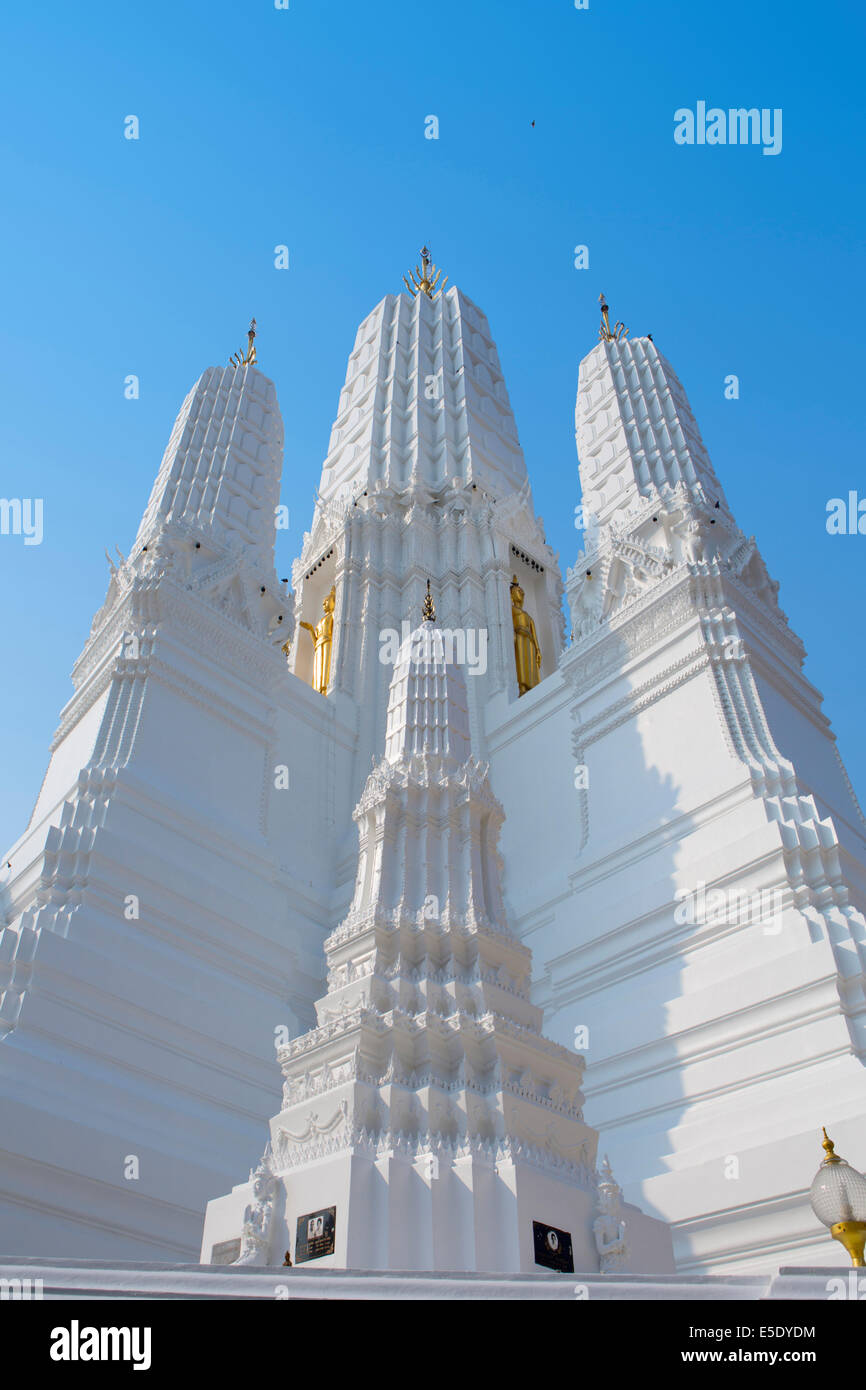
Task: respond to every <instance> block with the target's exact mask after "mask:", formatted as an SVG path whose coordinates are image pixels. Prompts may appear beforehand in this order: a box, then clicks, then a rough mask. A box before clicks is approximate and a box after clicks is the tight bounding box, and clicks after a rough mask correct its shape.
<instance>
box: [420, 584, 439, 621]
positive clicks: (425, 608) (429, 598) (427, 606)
mask: <svg viewBox="0 0 866 1390" xmlns="http://www.w3.org/2000/svg"><path fill="white" fill-rule="evenodd" d="M421 619H422V621H423V622H425V623H435V621H436V606H435V604H434V602H433V595H432V594H431V592H430V580H429V579H428V580H427V593H426V595H425V597H424V602H423V604H422V606H421Z"/></svg>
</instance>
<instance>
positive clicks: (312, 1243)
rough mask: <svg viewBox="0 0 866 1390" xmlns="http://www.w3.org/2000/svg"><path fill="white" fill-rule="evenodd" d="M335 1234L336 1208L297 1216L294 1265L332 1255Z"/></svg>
mask: <svg viewBox="0 0 866 1390" xmlns="http://www.w3.org/2000/svg"><path fill="white" fill-rule="evenodd" d="M336 1232H337V1208H336V1207H324V1208H323V1209H322V1211H310V1212H307V1215H306V1216H299V1217H298V1229H297V1231H296V1233H295V1264H296V1265H301V1264H303V1263H304V1261H305V1260H318V1259H321V1257H322V1255H333V1253H334V1240H335V1236H336ZM569 1248H570V1247H569Z"/></svg>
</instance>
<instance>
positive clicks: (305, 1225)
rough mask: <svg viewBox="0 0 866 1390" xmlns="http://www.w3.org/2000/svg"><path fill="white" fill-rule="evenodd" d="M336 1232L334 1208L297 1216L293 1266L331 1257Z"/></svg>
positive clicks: (335, 1211)
mask: <svg viewBox="0 0 866 1390" xmlns="http://www.w3.org/2000/svg"><path fill="white" fill-rule="evenodd" d="M336 1232H337V1208H336V1207H324V1208H323V1209H322V1211H311V1212H308V1213H307V1215H306V1216H299V1217H298V1229H297V1231H296V1233H295V1264H296V1265H300V1264H303V1263H304V1261H305V1260H318V1259H321V1257H322V1255H333V1253H334V1241H335V1237H336Z"/></svg>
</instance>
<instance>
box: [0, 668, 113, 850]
mask: <svg viewBox="0 0 866 1390" xmlns="http://www.w3.org/2000/svg"><path fill="white" fill-rule="evenodd" d="M108 694H109V692H108V690H107V689H106V690H105V691H104V692H103V693H102V695H100V697H99V699H98V700H96V701H95V703H94V704H93V705H91V707H90V709H89V710H88V711H87V712H86V713H85V714H84V715H82V717H81V718H80V719H79V720H78V722H77V723H76V724H73V726H72V728H71V729H70V730H69V732H68V733H67V734H66V736H65V737H64V738H63V739H62V740H61V741H60V743H58V744H57V746H56V747H55V749H54V751H53V753H52V754H51V756H50V759H49V763H48V768H47V770H46V773H45V777H44V779H43V782H42V786H41V788H40V790H39V795H38V797H37V799H36V804H35V806H34V808H33V814H32V816H31V818H30V824H29V825H28V827H27V830H26V831H25V833H24V835H22V836H21V838H20V840H18V841H16V843H15V845H13V846H12V849H11V850H10V852H9V854H8V855H7V856H6V857H7V859H11V858H13V854H14V851H15V850H16V849H17V848H18V847H19V846H22V847H23V844H24V841H25V840H26V839H27V836H28V835H30V834H32V833H33V832H35V831H36V830H38V829H40V827H41V826H42V822H43V821H45V820H46V819H48V820H50V821H51V822H52V823H54V824H56V823H57V819H58V815H59V811H60V807H61V806H62V804H63V802H64V800H65V799H66V797H67V796H69V795H70V793H71V792H72V791H73V790H74V788H75V786H76V783H77V781H78V774H79V772H80V771H81V769H82V768H83V767H86V766H87V764H88V762H89V760H90V755H91V753H92V752H93V748H94V745H95V743H96V739H97V736H98V734H99V728H100V725H101V723H102V719H103V716H104V713H105V706H106V702H107V700H108Z"/></svg>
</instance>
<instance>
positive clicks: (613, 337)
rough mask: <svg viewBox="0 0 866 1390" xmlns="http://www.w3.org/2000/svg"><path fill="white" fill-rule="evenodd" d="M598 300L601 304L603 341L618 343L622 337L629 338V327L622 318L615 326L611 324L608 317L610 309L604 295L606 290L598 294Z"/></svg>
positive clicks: (600, 333)
mask: <svg viewBox="0 0 866 1390" xmlns="http://www.w3.org/2000/svg"><path fill="white" fill-rule="evenodd" d="M598 302H599V304H600V305H601V327H600V328H599V330H598V336H599V338H600V339H601V341H602V342H603V343H618V342H619V340H620V339H621V338H627V337H628V329H627V328H626V326H625V324H624V323H623V322H622V320H621V319H620V320H619V321H618V322H617V323H615V324H614V326H613V328H611V326H610V318H609V317H608V315H609V314H610V310H609V308H608V306H607V300H606V299H605V297H604V290H602V292H601V294H600V295H599V296H598Z"/></svg>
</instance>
